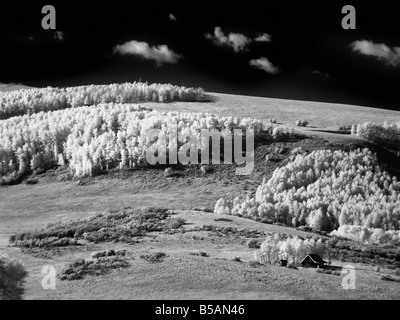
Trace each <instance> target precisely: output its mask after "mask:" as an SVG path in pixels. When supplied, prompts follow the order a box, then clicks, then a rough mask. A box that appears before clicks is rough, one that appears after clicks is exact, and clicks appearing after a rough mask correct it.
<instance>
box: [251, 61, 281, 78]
mask: <svg viewBox="0 0 400 320" xmlns="http://www.w3.org/2000/svg"><path fill="white" fill-rule="evenodd" d="M249 64H250V65H251V66H252V67H253V68H256V69H260V70H263V71H265V72H266V73H271V74H276V73H278V72H279V68H278V67H275V66H274V65H273V64H272V63H271V61H269V60H268V59H267V58H265V57H261V58H259V59H252V60H250V62H249Z"/></svg>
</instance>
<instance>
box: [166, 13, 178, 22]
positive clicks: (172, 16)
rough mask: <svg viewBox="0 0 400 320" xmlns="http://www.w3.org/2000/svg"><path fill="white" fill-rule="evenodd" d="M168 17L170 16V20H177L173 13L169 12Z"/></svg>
mask: <svg viewBox="0 0 400 320" xmlns="http://www.w3.org/2000/svg"><path fill="white" fill-rule="evenodd" d="M168 18H169V20H170V21H175V22H177V20H176V17H175V16H174V15H173V14H172V13H170V14H169V16H168Z"/></svg>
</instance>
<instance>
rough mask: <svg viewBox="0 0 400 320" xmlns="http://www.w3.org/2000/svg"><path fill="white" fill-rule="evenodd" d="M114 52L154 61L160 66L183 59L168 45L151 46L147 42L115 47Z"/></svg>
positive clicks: (128, 43) (129, 43)
mask: <svg viewBox="0 0 400 320" xmlns="http://www.w3.org/2000/svg"><path fill="white" fill-rule="evenodd" d="M113 52H114V53H117V54H120V55H135V56H140V57H143V58H144V59H146V60H154V61H155V62H156V63H157V65H158V66H161V65H162V64H163V63H177V62H178V60H179V59H180V58H182V56H181V55H179V54H176V53H175V52H174V51H172V50H170V49H169V48H168V46H166V45H158V46H149V45H148V43H147V42H140V41H135V40H132V41H128V42H125V43H124V44H122V45H117V46H115V47H114V49H113Z"/></svg>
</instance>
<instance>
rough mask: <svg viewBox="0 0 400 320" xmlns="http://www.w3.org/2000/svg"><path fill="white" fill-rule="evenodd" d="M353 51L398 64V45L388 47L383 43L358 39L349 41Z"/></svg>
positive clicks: (399, 56) (399, 61) (399, 55)
mask: <svg viewBox="0 0 400 320" xmlns="http://www.w3.org/2000/svg"><path fill="white" fill-rule="evenodd" d="M351 48H352V49H353V51H354V52H357V53H359V54H363V55H366V56H371V57H374V58H376V59H378V60H380V61H382V62H384V63H386V64H388V65H390V66H393V67H395V66H399V65H400V47H393V48H390V47H388V46H387V45H386V44H384V43H373V42H372V41H368V40H358V41H354V42H352V43H351Z"/></svg>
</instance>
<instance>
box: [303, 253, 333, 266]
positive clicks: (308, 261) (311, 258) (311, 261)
mask: <svg viewBox="0 0 400 320" xmlns="http://www.w3.org/2000/svg"><path fill="white" fill-rule="evenodd" d="M327 264H328V263H327V262H326V261H324V260H322V258H321V257H320V256H319V255H317V254H308V255H306V256H305V257H304V259H303V260H301V266H302V267H303V268H325V267H326V266H327Z"/></svg>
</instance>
